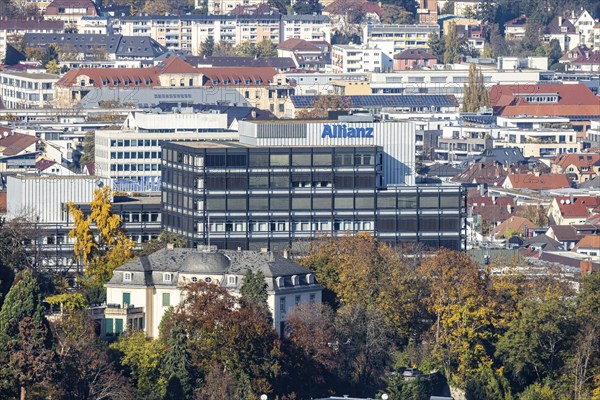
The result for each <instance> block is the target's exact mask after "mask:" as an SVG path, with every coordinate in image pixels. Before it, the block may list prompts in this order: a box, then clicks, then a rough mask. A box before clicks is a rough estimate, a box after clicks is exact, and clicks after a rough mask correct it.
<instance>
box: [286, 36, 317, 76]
mask: <svg viewBox="0 0 600 400" xmlns="http://www.w3.org/2000/svg"><path fill="white" fill-rule="evenodd" d="M277 55H278V56H279V57H288V58H291V59H292V60H294V64H295V67H296V69H301V70H307V71H323V70H324V69H325V68H326V66H327V64H326V59H325V54H323V50H322V49H321V48H320V47H319V46H317V45H315V44H313V43H311V42H309V41H306V40H303V39H296V38H291V39H286V40H285V41H284V42H281V43H279V44H278V45H277Z"/></svg>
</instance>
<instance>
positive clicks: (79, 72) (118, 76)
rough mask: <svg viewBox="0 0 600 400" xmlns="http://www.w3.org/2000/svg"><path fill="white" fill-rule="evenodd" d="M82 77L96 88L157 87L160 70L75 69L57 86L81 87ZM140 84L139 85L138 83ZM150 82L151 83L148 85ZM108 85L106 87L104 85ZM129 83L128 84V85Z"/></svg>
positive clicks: (59, 81)
mask: <svg viewBox="0 0 600 400" xmlns="http://www.w3.org/2000/svg"><path fill="white" fill-rule="evenodd" d="M82 76H87V77H89V78H90V79H91V80H92V81H93V82H92V86H94V87H102V86H108V87H136V86H147V87H153V86H157V85H158V83H159V75H158V68H156V67H150V68H75V69H72V70H70V71H69V72H67V73H66V74H65V75H64V76H63V77H62V78H60V79H59V80H58V81H57V82H56V86H59V87H60V86H63V87H65V86H66V87H74V86H78V85H79V81H80V78H81V77H82ZM136 81H137V82H139V83H136ZM146 82H149V83H146ZM104 83H106V85H105V84H104ZM126 83H127V84H126Z"/></svg>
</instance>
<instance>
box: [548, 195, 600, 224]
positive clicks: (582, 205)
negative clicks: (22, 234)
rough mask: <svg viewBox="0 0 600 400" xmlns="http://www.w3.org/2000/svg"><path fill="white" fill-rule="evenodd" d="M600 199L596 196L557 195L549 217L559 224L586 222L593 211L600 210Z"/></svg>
mask: <svg viewBox="0 0 600 400" xmlns="http://www.w3.org/2000/svg"><path fill="white" fill-rule="evenodd" d="M599 206H600V199H598V198H597V197H594V196H556V197H554V199H553V200H552V203H551V205H550V209H549V210H548V217H549V218H551V220H552V221H553V222H554V223H555V224H557V225H573V224H585V223H586V222H587V218H588V217H589V216H590V215H591V214H592V212H597V211H600V210H598V207H599Z"/></svg>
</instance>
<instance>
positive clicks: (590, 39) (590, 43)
mask: <svg viewBox="0 0 600 400" xmlns="http://www.w3.org/2000/svg"><path fill="white" fill-rule="evenodd" d="M570 21H571V22H572V23H573V26H575V29H576V30H577V32H578V33H579V35H580V36H581V38H580V44H582V45H585V46H587V47H589V48H593V47H594V25H596V20H595V19H594V17H592V15H591V14H590V13H589V12H588V11H587V10H582V11H581V12H580V14H579V15H578V16H575V12H574V11H573V17H572V18H571V19H570Z"/></svg>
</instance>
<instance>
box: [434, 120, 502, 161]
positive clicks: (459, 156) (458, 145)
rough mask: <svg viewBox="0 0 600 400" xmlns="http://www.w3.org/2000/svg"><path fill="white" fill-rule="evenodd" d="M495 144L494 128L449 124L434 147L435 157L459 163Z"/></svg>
mask: <svg viewBox="0 0 600 400" xmlns="http://www.w3.org/2000/svg"><path fill="white" fill-rule="evenodd" d="M493 146H494V140H493V130H492V129H491V128H487V127H479V126H463V125H462V124H461V125H459V126H456V125H448V126H444V127H442V134H441V136H440V137H439V138H438V142H437V145H436V147H435V148H434V150H433V151H434V153H435V159H436V160H445V161H449V162H451V163H457V162H460V161H463V160H466V159H470V158H473V157H475V156H479V155H480V154H482V153H483V152H484V151H485V150H486V149H491V148H493Z"/></svg>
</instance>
